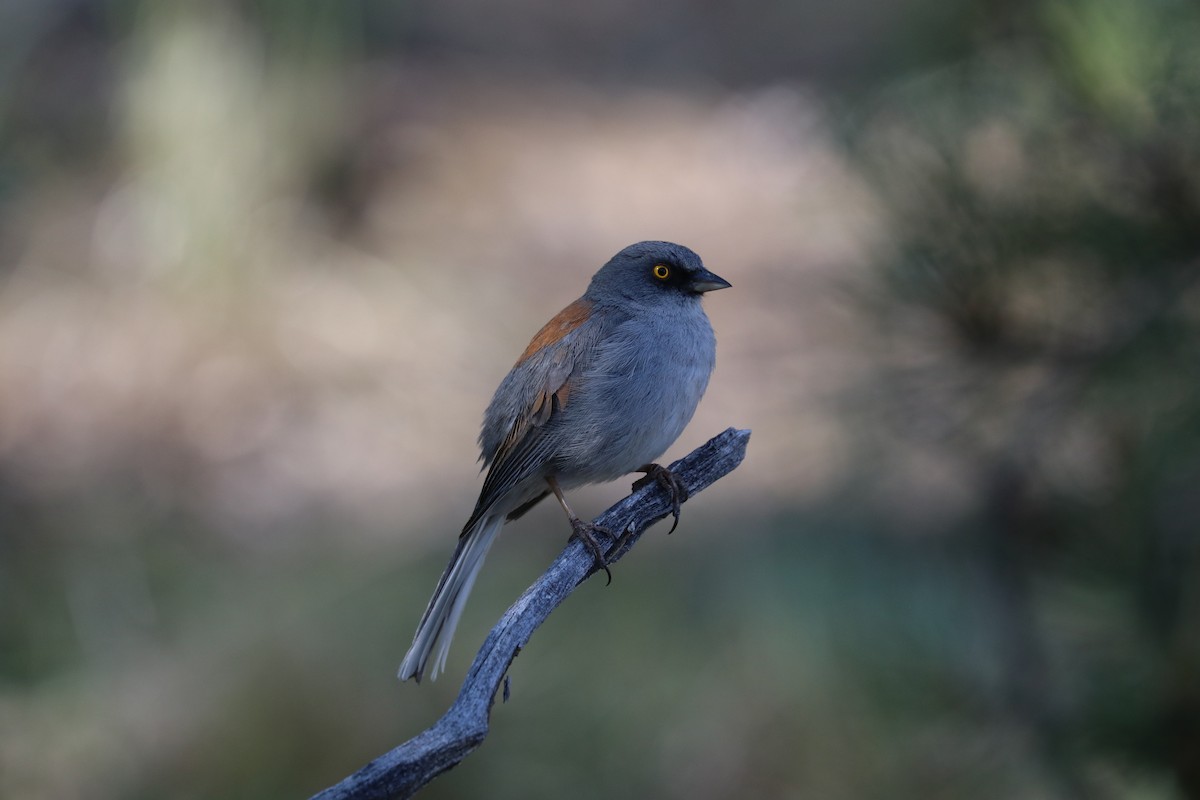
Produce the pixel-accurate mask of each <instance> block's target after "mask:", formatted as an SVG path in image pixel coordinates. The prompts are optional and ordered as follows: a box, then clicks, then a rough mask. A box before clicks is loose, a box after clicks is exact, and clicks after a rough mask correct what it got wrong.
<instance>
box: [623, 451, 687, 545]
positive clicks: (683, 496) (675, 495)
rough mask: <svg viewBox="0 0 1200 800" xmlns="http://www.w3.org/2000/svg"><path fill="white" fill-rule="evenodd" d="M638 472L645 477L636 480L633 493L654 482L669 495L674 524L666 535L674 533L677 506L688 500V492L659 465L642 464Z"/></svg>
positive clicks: (672, 475)
mask: <svg viewBox="0 0 1200 800" xmlns="http://www.w3.org/2000/svg"><path fill="white" fill-rule="evenodd" d="M637 471H638V472H644V473H646V477H644V478H638V479H637V480H636V481H634V482H633V488H634V491H637V490H638V489H641V488H642V487H643V486H646V485H648V484H649V483H650V481H654V482H655V483H657V484H658V485H659V486H661V487H662V488H663V489H665V490H666V491H667V494H669V495H671V516H673V517H675V523H674V524H673V525H671V530H669V531H667V533H668V534H672V533H674V532H675V529H676V528H678V527H679V504H680V503H682V502H683V501H684V500H687V499H688V490H687V487H685V486H684V485H683V484H682V483H680V482H679V479H678V478H676V477H675V473H673V472H671V470H669V469H667V468H666V467H664V466H661V465H659V464H643V465H642V466H640V467H638V468H637Z"/></svg>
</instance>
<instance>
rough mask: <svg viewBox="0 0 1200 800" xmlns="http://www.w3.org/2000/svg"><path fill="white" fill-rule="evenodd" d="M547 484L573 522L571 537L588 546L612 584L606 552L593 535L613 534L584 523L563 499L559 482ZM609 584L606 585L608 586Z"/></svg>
mask: <svg viewBox="0 0 1200 800" xmlns="http://www.w3.org/2000/svg"><path fill="white" fill-rule="evenodd" d="M546 483H548V484H550V491H552V492H554V496H555V497H557V498H558V504H559V505H560V506H562V509H563V511H565V512H567V519H569V520H570V521H571V535H572V536H574V537H575V538H577V539H579V541H581V542H583V543H584V544H585V545H587V548H588V550H590V551H592V557H593V558H595V559H596V566H597V567H598V568H600V569H602V570H604V574H605V575H607V576H608V583H612V572H610V571H609V569H608V562H607V561H606V560H605V558H604V551H603V550H601V549H600V543H599V542H597V541H596V537H595V536H594V535H593V534H594V533H596V532H597V531H599V532H601V533H603V534H605V535H606V536H609V537H611V536H612V533H611V532H610V531H609V530H608V529H607V528H602V527H600V526H599V525H595V524H593V523H591V522H584V521H583V520H581V519H580V518H579V517H577V516H576V515H575V512H574V511H572V510H571V507H570V506H569V505H567V500H566V498H564V497H563V493H562V489H559V488H558V481H556V480H554V478H546ZM608 583H606V584H605V585H606V586H607V585H608Z"/></svg>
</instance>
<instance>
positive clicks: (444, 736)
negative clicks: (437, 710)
mask: <svg viewBox="0 0 1200 800" xmlns="http://www.w3.org/2000/svg"><path fill="white" fill-rule="evenodd" d="M749 441H750V431H748V430H736V429H734V428H729V429H728V430H726V431H725V432H723V433H721V434H719V435H717V436H715V437H713V438H712V439H711V440H709V441H708V442H707V443H706V444H704V445H701V446H700V447H698V448H696V449H695V450H693V451H692V452H691V453H690V454H688V455H687V456H685V457H684V458H682V459H680V460H679V461H676V462H675V463H674V464H672V465H671V466H670V470H671V472H672V473H674V475H675V477H676V478H678V479H679V482H680V483H681V484H682V485H683V486H684V488H685V489H687V492H688V496H689V497H694V496H695V495H696V494H697V493H698V492H700V491H702V490H704V489H705V488H707V487H708V486H709V485H711V484H712V483H714V482H715V481H717V480H718V479H720V478H722V477H724V476H725V475H727V474H729V473H730V472H732V471H733V470H734V468H736V467H737V466H738V464H740V463H741V462H742V459H743V458H744V457H745V455H746V445H747V443H749ZM670 511H671V501H670V498H669V497H668V495H667V492H666V491H665V490H664V489H662V488H661V487H660V486H659V485H658V484H657V483H650V484H649V485H647V486H644V487H642V488H641V489H638V490H637V491H635V492H633V493H632V494H631V495H629V496H628V497H626V498H625V499H624V500H621V501H620V502H618V503H617V504H616V505H614V506H612V507H611V508H610V509H608V510H607V511H605V512H604V513H603V514H601V515H600V516H599V517H597V518H596V519H595V520H594V522H595V523H596V524H597V525H600V526H601V527H603V528H605V529H607V530H610V531H613V532H614V533H615V534H616V535H617V536H618V537H623V538H620V539H619V541H620V547H619V548H618V549H617V550H616V551H614V552H610V554H609V559H610V561H609V563H612V562H614V561H617V560H618V559H620V558H621V557H622V556H623V555H625V553H627V552H629V549H630V548H632V547H633V546H634V545H635V544H637V541H638V539H639V538H641V535H642V532H643V531H645V530H646V528H648V527H650V525H652V524H654V523H655V522H657V521H658V520H660V519H662V518H663V517H665V516H667V514H669V513H670ZM617 543H618V542H617V541H609V542H603V541H601V545H602V546H605V547H609V548H611V547H613V546H614V545H616V544H617ZM595 571H596V564H595V561H594V559H593V558H592V556H591V553H589V552H588V550H587V548H586V547H585V546H584V545H583V543H582V542H579V541H577V540H572V541H571V542H570V543H569V544H568V545H567V547H566V549H565V550H563V552H562V553H561V554H560V555H559V556H558V558H556V559H555V560H554V562H553V563H552V564H551V565H550V568H549V569H547V570H546V572H545V573H544V574H543V575H542V576H541V577H540V578H538V580H537V581H536V582H535V583H534V584H533V585H532V586H530V587H529V588H528V589H526V590H525V593H524V594H522V595H521V597H520V598H519V599H518V600H517V602H516V603H514V604H513V605H512V607H510V608H509V609H508V611H506V612H505V613H504V616H503V617H501V618H500V621H499V622H497V623H496V626H495V627H494V628H492V630H491V632H490V633H489V634H488V637H487V639H486V640H484V643H483V646H482V647H481V648H480V650H479V653H478V654H477V655H476V656H475V661H474V662H473V663H472V664H471V669H470V671H469V672H468V673H467V678H466V680H465V681H464V683H463V686H462V689H461V690H460V691H459V694H458V698H457V699H456V700H455V701H454V704H453V705H452V706H450V710H448V711H447V712H446V713H445V715H444V716H442V718H441V719H439V720H438V721H437V722H436V723H434V724H433V726H432V727H430V728H428V729H427V730H425V731H423V732H422V733H420V734H418V735H417V736H415V737H413V738H412V739H410V740H408V741H407V742H405V743H404V744H402V745H400V746H399V747H396V748H395V749H393V750H391V751H390V752H387V753H385V754H383V755H381V756H380V757H379V758H376V759H375V760H374V761H371V762H370V763H369V764H367V765H366V766H364V767H363V768H362V769H360V770H358V771H357V772H355V773H354V774H353V775H350V776H348V777H347V778H345V779H344V780H342V781H341V782H339V783H337V784H335V785H333V786H330V787H329V788H328V789H326V790H325V791H323V792H320V793H318V794H316V795H314V796H313V798H312V800H393V798H403V797H411V796H412V795H413V793H415V792H416V791H417V790H418V789H420V788H421V787H422V786H424V785H425V784H427V783H429V781H431V780H433V778H435V777H436V776H437V775H439V774H440V773H442V772H444V771H446V770H448V769H450V768H451V767H453V766H454V765H455V764H457V763H458V762H459V761H462V760H463V759H464V758H466V756H467V755H469V754H470V753H471V751H473V750H474V749H475V748H476V747H478V746H479V745H480V744H481V743H482V742H483V740H484V737H486V736H487V732H488V719H489V716H490V714H491V709H492V701H493V699H494V698H495V696H496V691H497V690H498V689H499V688H500V684H501V682H502V681H503V680H504V676H505V673H507V671H508V667H509V664H511V663H512V660H513V659H514V658H516V656H517V653H519V652H520V650H521V648H522V647H524V646H525V643H526V642H528V641H529V637H530V636H532V635H533V632H534V630H535V629H536V628H537V627H538V626H539V625H541V624H542V622H544V621H545V620H546V618H547V617H549V616H550V612H552V611H553V610H554V609H555V608H557V607H558V605H559V604H560V603H561V602H562V601H563V600H565V599H566V598H567V596H568V595H570V594H571V592H573V591H574V590H575V587H576V586H578V585H579V584H580V583H582V582H583V581H584V580H586V579H587V578H588V577H589V576H590V575H591V574H592V573H593V572H595Z"/></svg>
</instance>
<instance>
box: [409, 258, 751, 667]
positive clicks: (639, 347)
mask: <svg viewBox="0 0 1200 800" xmlns="http://www.w3.org/2000/svg"><path fill="white" fill-rule="evenodd" d="M728 286H729V282H728V281H726V280H725V279H723V278H720V277H718V276H716V275H714V274H713V273H711V272H709V271H708V270H707V269H705V268H704V264H703V263H702V262H701V261H700V257H699V256H698V255H696V254H695V253H693V252H692V251H691V250H689V249H688V248H686V247H683V246H681V245H678V244H672V243H670V242H639V243H638V244H633V245H630V246H629V247H626V248H625V249H624V250H622V251H621V252H619V253H617V254H616V255H615V256H613V257H612V259H611V260H610V261H609V262H608V263H607V264H605V265H604V266H603V267H601V268H600V270H599V271H598V272H597V273H596V274H595V275H594V276H593V277H592V282H591V284H590V285H589V286H588V289H587V291H586V292H584V294H583V297H580V298H579V299H578V300H576V301H575V302H573V303H571V304H570V305H569V306H567V307H566V308H564V309H563V310H562V311H560V312H559V313H558V314H557V315H556V316H555V317H554V318H553V319H551V320H550V321H549V322H548V323H546V325H545V326H544V327H543V328H542V329H541V330H540V331H538V333H537V335H536V336H534V337H533V341H531V342H530V343H529V346H528V347H526V348H525V352H524V353H522V354H521V357H520V358H518V359H517V363H516V364H514V365H513V368H512V370H511V371H510V372H509V373H508V375H507V376H505V378H504V380H503V381H501V382H500V387H499V388H498V389H496V394H495V396H493V397H492V402H491V403H490V404H489V405H488V408H487V411H486V412H484V416H483V430H482V432H481V433H480V435H479V446H480V449H481V451H482V457H481V460H482V461H483V462H484V468H485V469H487V477H486V478H485V479H484V481H483V489H482V490H481V491H480V493H479V500H478V501H477V502H476V503H475V510H474V511H473V512H472V513H471V517H470V518H469V519H468V520H467V524H466V525H464V526H463V530H462V534H461V535H460V536H459V539H458V546H457V547H456V548H455V550H454V555H453V556H452V557H451V559H450V564H449V565H448V566H447V567H446V571H445V572H444V573H442V577H441V580H439V581H438V584H437V588H436V589H435V590H434V593H433V597H432V598H431V599H430V601H429V606H428V607H427V608H426V609H425V614H424V615H423V616H422V617H421V622H420V624H419V625H418V627H417V633H416V636H414V637H413V643H412V647H410V648H409V651H408V654H407V655H405V657H404V661H403V663H401V665H400V672H399V676H400V678H401V679H402V680H407V679H408V678H416V679H417V680H418V681H420V680H421V676H422V675H423V674H424V672H425V668H426V665H427V662H428V660H429V655H430V653H432V652H433V650H434V648H435V647H436V648H437V655H436V657H435V658H434V662H433V668H432V671H431V673H430V676H431V677H437V674H438V672H440V671H442V670H444V669H445V664H446V653H447V651H448V650H449V647H450V640H451V638H452V637H453V636H454V628H455V626H456V625H457V624H458V620H459V617H460V616H462V611H463V607H464V606H465V605H466V602H467V595H468V594H469V593H470V591H471V587H472V586H473V585H474V583H475V578H476V576H477V575H478V574H479V569H480V567H482V566H483V560H484V557H485V556H486V555H487V552H488V549H489V548H490V547H491V544H492V541H493V540H494V539H495V538H496V534H497V533H498V532H499V531H500V528H501V527H503V526H504V523H505V522H508V521H509V520H512V519H516V518H517V517H519V516H521V515H522V514H524V513H525V512H526V511H528V510H529V509H530V508H532V507H533V506H534V505H535V504H536V503H537V502H539V501H540V500H542V499H543V498H544V497H546V496H547V495H549V494H550V493H553V494H554V496H555V497H556V498H557V499H558V502H559V504H560V505H562V508H563V510H564V511H565V512H566V513H567V517H568V519H569V520H570V521H571V528H572V531H573V534H574V535H575V536H577V537H579V538H580V539H582V540H583V541H584V543H585V544H587V545H588V547H589V548H590V549H591V550H592V554H593V555H594V556H595V557H596V561H597V563H598V564H599V566H600V567H602V568H604V569H605V570H606V571H607V567H606V565H605V559H604V555H603V553H602V552H601V551H600V548H599V545H598V544H597V543H596V540H595V538H594V537H593V536H592V531H593V530H594V528H593V527H592V525H591V523H588V522H584V521H583V520H581V519H579V518H578V517H577V516H576V515H575V513H574V512H573V511H571V509H570V507H569V506H568V505H567V502H566V500H565V499H564V498H563V494H562V493H563V490H564V489H571V488H574V487H577V486H582V485H584V484H588V483H599V482H602V481H610V480H614V479H616V478H619V477H620V476H622V475H625V474H628V473H630V472H646V473H647V477H646V478H643V479H642V480H647V479H651V478H654V479H657V480H659V481H660V482H662V483H663V484H664V486H666V487H667V488H669V489H671V490H672V492H673V495H674V497H675V509H674V513H675V518H676V523H678V517H679V506H678V501H679V499H680V498H679V496H678V495H679V493H680V492H681V491H682V487H679V486H678V485H677V484H675V483H674V480H673V478H672V477H671V475H670V473H669V472H668V471H667V470H665V469H664V468H663V467H660V466H658V465H657V464H654V463H652V462H653V460H654V459H656V458H658V457H659V456H660V455H662V453H663V452H664V451H665V450H666V449H667V448H668V447H670V446H671V444H672V443H673V442H674V441H675V439H676V438H677V437H678V436H679V434H680V433H682V432H683V429H684V426H686V425H687V423H688V421H689V420H690V419H691V418H692V413H693V412H694V411H695V410H696V405H697V403H699V402H700V397H701V396H702V395H703V394H704V390H705V388H706V387H707V386H708V377H709V375H710V374H711V373H712V370H713V365H714V364H715V362H716V339H715V337H714V336H713V331H712V326H711V325H710V324H709V322H708V317H707V316H705V314H704V309H703V308H701V306H700V297H701V295H703V294H704V293H705V292H709V291H712V290H714V289H724V288H726V287H728ZM672 530H674V529H673V528H672ZM610 577H611V576H610Z"/></svg>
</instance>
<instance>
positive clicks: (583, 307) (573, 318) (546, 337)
mask: <svg viewBox="0 0 1200 800" xmlns="http://www.w3.org/2000/svg"><path fill="white" fill-rule="evenodd" d="M591 315H592V304H591V303H590V302H589V301H587V300H585V299H584V298H582V297H581V298H579V299H578V300H576V301H575V302H574V303H571V305H569V306H567V307H566V308H564V309H563V310H562V311H560V312H558V313H557V314H555V315H554V317H553V318H552V319H551V320H550V321H549V322H547V323H546V324H545V325H543V326H542V329H541V330H540V331H538V332H537V334H535V335H534V337H533V339H532V341H530V342H529V346H528V347H526V348H525V352H524V353H521V357H520V358H518V359H517V363H518V364H520V363H521V362H522V361H524V360H525V359H527V358H529V357H530V356H532V355H533V354H534V353H536V352H538V351H539V350H541V349H542V348H544V347H549V346H550V345H552V344H555V343H556V342H558V341H560V340H561V339H562V338H563V337H564V336H566V335H567V334H568V333H570V332H571V331H573V330H575V329H576V328H578V327H579V326H580V325H582V324H583V323H585V322H587V321H588V317H590V316H591Z"/></svg>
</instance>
